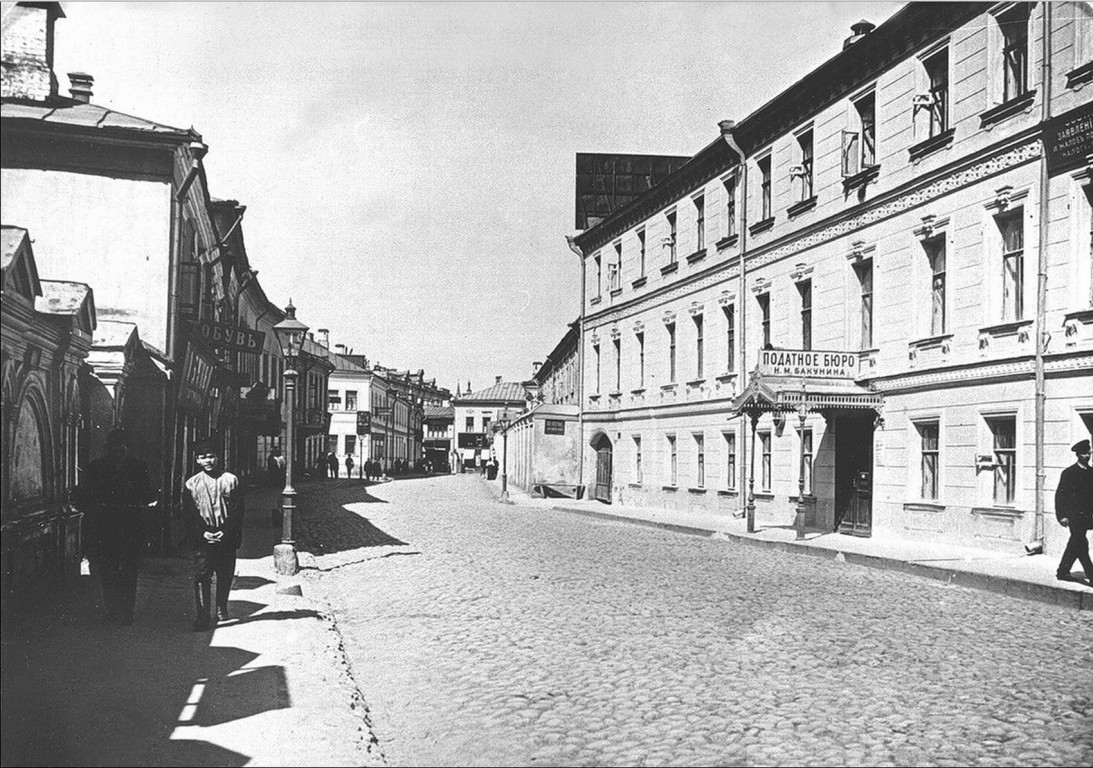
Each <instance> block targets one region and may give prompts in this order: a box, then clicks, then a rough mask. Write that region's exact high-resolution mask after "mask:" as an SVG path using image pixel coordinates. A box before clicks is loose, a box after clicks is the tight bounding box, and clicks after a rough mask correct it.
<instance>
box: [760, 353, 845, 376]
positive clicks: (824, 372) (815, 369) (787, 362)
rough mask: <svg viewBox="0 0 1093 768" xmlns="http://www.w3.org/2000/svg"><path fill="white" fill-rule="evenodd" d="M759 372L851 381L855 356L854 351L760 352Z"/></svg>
mask: <svg viewBox="0 0 1093 768" xmlns="http://www.w3.org/2000/svg"><path fill="white" fill-rule="evenodd" d="M759 373H760V375H762V376H793V377H795V378H809V379H853V378H854V377H855V376H857V375H858V355H857V354H856V353H854V352H820V351H815V350H803V349H764V350H760V352H759Z"/></svg>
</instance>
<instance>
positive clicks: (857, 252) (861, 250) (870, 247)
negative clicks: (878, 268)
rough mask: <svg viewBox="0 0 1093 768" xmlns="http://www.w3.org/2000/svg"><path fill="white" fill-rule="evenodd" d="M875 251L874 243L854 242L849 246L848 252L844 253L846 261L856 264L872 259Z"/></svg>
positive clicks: (875, 245)
mask: <svg viewBox="0 0 1093 768" xmlns="http://www.w3.org/2000/svg"><path fill="white" fill-rule="evenodd" d="M875 250H877V244H876V243H867V242H865V241H864V240H855V241H854V242H852V243H851V244H850V250H849V251H847V252H846V260H847V261H849V262H852V263H854V264H858V263H860V262H862V261H865V260H866V259H868V258H872V257H873V252H874V251H875Z"/></svg>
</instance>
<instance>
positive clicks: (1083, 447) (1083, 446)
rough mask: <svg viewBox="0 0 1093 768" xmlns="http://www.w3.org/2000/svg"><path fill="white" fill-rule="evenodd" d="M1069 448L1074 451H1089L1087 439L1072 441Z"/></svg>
mask: <svg viewBox="0 0 1093 768" xmlns="http://www.w3.org/2000/svg"><path fill="white" fill-rule="evenodd" d="M1070 450H1072V451H1074V453H1089V441H1088V440H1079V441H1078V442H1076V443H1074V445H1072V446H1070Z"/></svg>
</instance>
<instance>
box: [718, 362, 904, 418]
mask: <svg viewBox="0 0 1093 768" xmlns="http://www.w3.org/2000/svg"><path fill="white" fill-rule="evenodd" d="M883 407H884V398H883V397H882V396H881V395H880V394H878V393H877V392H874V391H872V390H870V389H868V388H867V387H864V386H862V385H861V384H858V383H856V382H854V381H853V380H851V379H827V378H815V377H808V376H805V377H794V376H767V375H763V373H762V372H761V371H760V370H758V369H757V370H756V371H754V372H753V373H752V375H751V379H750V380H749V381H748V386H747V387H745V388H744V391H743V392H741V393H740V394H739V395H738V396H737V397H736V399H735V400H733V404H732V410H733V413H735V414H741V413H747V414H750V415H753V416H758V415H759V414H761V413H777V412H783V413H784V412H787V411H789V412H800V411H801V410H802V409H803V410H804V411H806V412H809V411H811V412H817V413H823V412H829V411H854V410H857V411H868V410H872V411H875V412H877V413H880V412H881V410H882V409H883Z"/></svg>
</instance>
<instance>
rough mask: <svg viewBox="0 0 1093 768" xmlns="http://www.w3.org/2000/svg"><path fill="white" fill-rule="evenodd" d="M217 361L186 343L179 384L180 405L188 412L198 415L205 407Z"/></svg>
mask: <svg viewBox="0 0 1093 768" xmlns="http://www.w3.org/2000/svg"><path fill="white" fill-rule="evenodd" d="M214 370H216V361H215V360H214V359H213V358H212V357H211V356H210V355H208V354H206V353H205V352H204V351H203V350H200V349H198V348H197V347H196V346H194V345H193V344H187V345H186V355H185V357H184V358H183V360H182V376H181V379H180V381H179V385H178V406H179V408H181V409H182V410H184V411H186V412H187V413H190V414H193V415H197V414H200V413H201V412H202V410H204V408H205V401H206V399H207V398H208V396H209V389H210V387H212V382H213V371H214Z"/></svg>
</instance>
